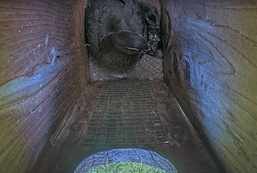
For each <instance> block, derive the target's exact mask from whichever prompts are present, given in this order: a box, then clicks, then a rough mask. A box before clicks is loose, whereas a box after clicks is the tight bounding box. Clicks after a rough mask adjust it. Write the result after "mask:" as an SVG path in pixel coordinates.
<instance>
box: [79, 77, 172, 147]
mask: <svg viewBox="0 0 257 173" xmlns="http://www.w3.org/2000/svg"><path fill="white" fill-rule="evenodd" d="M84 143H85V144H94V145H110V144H111V145H112V144H161V143H168V140H167V137H166V133H165V129H164V126H163V123H162V121H161V119H160V116H159V113H158V111H157V108H156V105H155V102H154V100H153V95H152V91H151V89H150V87H149V86H148V84H147V81H137V80H119V81H108V82H105V83H104V84H103V86H102V89H101V92H100V95H99V97H98V102H97V104H96V106H95V109H94V111H93V113H92V115H91V119H90V122H89V127H88V129H87V135H86V138H85V139H84Z"/></svg>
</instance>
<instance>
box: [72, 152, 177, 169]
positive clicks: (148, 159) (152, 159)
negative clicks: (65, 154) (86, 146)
mask: <svg viewBox="0 0 257 173" xmlns="http://www.w3.org/2000/svg"><path fill="white" fill-rule="evenodd" d="M107 162H108V164H111V163H114V162H137V163H143V164H146V165H150V166H154V167H156V168H159V169H161V170H164V171H165V172H166V173H177V170H176V168H175V167H174V165H173V164H172V163H171V162H170V161H168V160H167V159H165V158H163V157H162V156H160V155H159V154H157V153H156V152H154V151H150V150H143V149H138V148H126V149H113V150H108V151H101V152H98V153H95V154H93V155H91V156H89V157H87V158H85V159H84V160H83V161H82V162H80V164H79V165H78V166H77V168H76V170H75V173H86V172H87V171H89V170H90V169H91V168H93V167H96V166H98V165H106V163H107Z"/></svg>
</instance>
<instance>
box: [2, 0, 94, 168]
mask: <svg viewBox="0 0 257 173" xmlns="http://www.w3.org/2000/svg"><path fill="white" fill-rule="evenodd" d="M83 17H84V1H83V0H76V1H71V0H54V1H53V0H44V1H42V0H33V1H31V0H24V1H18V0H1V3H0V172H5V173H13V172H29V170H30V169H31V168H32V166H33V164H34V163H35V162H36V161H37V159H38V157H39V155H41V154H42V152H41V151H42V149H43V148H44V146H45V145H46V144H47V143H49V137H50V135H51V134H52V133H53V130H54V129H55V125H56V124H60V122H62V121H63V118H66V117H67V115H69V114H71V113H72V111H73V109H74V107H75V106H74V105H75V103H76V102H77V101H78V100H79V99H81V97H82V96H83V90H84V88H85V86H86V85H87V81H88V78H89V73H88V65H87V64H88V62H87V59H86V49H85V46H84V37H83V33H84V29H83V22H84V19H83Z"/></svg>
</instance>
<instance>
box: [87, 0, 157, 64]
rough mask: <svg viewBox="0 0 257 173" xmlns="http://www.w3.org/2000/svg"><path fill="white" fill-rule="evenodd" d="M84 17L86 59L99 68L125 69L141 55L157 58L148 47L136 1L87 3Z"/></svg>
mask: <svg viewBox="0 0 257 173" xmlns="http://www.w3.org/2000/svg"><path fill="white" fill-rule="evenodd" d="M85 16H86V17H85V35H86V41H87V45H88V52H89V57H92V59H93V61H95V62H96V63H98V64H100V66H104V67H110V68H117V69H128V68H132V67H133V66H135V64H136V63H137V62H138V61H139V60H140V59H141V57H142V55H143V54H145V53H146V54H149V55H151V56H159V55H158V51H156V50H154V49H152V48H151V47H152V46H151V45H150V44H149V40H148V38H147V33H146V32H145V31H146V26H147V23H146V19H145V16H144V15H143V10H142V7H141V6H140V3H139V2H138V1H137V0H89V2H88V6H87V8H86V14H85ZM151 19H152V18H151ZM154 54H155V55H154Z"/></svg>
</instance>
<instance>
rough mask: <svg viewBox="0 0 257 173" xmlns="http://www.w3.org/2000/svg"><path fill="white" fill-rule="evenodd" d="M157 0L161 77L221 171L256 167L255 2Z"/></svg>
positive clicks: (238, 171)
mask: <svg viewBox="0 0 257 173" xmlns="http://www.w3.org/2000/svg"><path fill="white" fill-rule="evenodd" d="M160 2H161V5H162V7H163V8H162V20H163V22H162V30H163V45H164V46H165V47H164V48H165V60H164V76H165V77H164V78H165V81H166V83H167V84H169V86H170V88H171V90H172V91H173V93H174V94H175V95H176V98H177V99H178V101H179V102H180V104H181V105H182V107H183V108H184V110H185V112H186V114H187V115H188V117H189V119H190V120H191V122H192V123H193V125H194V127H195V128H196V129H197V131H198V132H199V133H200V134H202V135H203V136H204V138H205V141H207V142H208V143H209V144H210V146H211V147H212V149H213V151H214V152H215V154H216V156H217V157H218V158H219V159H220V161H221V162H222V163H223V164H224V166H225V168H226V170H227V172H229V173H242V172H244V173H252V172H256V170H257V143H256V141H257V126H256V124H257V90H256V88H257V79H256V74H257V57H256V56H257V55H256V54H257V51H256V50H257V30H256V27H257V23H256V19H257V2H256V1H254V0H246V1H239V0H235V1H232V0H228V1H218V0H212V1H211V0H207V1H206V0H205V1H204V0H195V1H190V0H173V1H160Z"/></svg>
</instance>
